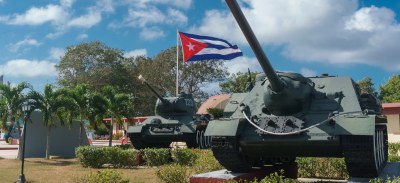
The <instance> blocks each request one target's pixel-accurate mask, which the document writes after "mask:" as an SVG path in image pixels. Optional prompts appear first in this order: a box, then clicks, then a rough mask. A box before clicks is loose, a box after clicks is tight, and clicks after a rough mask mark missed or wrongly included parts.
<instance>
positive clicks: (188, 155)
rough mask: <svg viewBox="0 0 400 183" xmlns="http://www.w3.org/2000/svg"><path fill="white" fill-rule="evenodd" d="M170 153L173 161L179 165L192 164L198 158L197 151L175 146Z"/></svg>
mask: <svg viewBox="0 0 400 183" xmlns="http://www.w3.org/2000/svg"><path fill="white" fill-rule="evenodd" d="M172 154H173V156H172V159H173V160H174V162H175V163H177V164H180V165H188V166H192V165H194V164H195V162H196V159H197V158H198V153H196V152H195V151H194V150H193V149H188V148H184V149H180V148H177V149H175V150H174V151H173V153H172Z"/></svg>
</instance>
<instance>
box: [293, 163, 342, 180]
mask: <svg viewBox="0 0 400 183" xmlns="http://www.w3.org/2000/svg"><path fill="white" fill-rule="evenodd" d="M296 162H297V165H298V176H299V177H316V178H332V179H347V178H348V177H349V175H348V173H347V169H346V164H345V162H344V158H297V159H296Z"/></svg>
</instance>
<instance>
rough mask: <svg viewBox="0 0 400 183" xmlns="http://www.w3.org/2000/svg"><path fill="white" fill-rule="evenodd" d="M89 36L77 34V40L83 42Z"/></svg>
mask: <svg viewBox="0 0 400 183" xmlns="http://www.w3.org/2000/svg"><path fill="white" fill-rule="evenodd" d="M88 37H89V36H88V35H87V34H79V35H78V37H77V39H79V40H83V39H87V38H88Z"/></svg>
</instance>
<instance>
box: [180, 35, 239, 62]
mask: <svg viewBox="0 0 400 183" xmlns="http://www.w3.org/2000/svg"><path fill="white" fill-rule="evenodd" d="M179 36H180V37H181V43H182V49H183V61H184V62H190V61H199V60H211V59H223V60H231V59H233V58H236V57H238V56H242V55H243V53H242V51H240V49H239V48H238V47H237V46H236V45H231V44H230V43H229V42H228V41H225V40H223V39H219V38H215V37H210V36H200V35H195V34H188V33H183V32H179Z"/></svg>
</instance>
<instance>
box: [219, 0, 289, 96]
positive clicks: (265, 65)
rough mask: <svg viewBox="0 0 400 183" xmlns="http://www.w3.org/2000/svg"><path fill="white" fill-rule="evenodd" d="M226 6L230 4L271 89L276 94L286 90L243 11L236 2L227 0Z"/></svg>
mask: <svg viewBox="0 0 400 183" xmlns="http://www.w3.org/2000/svg"><path fill="white" fill-rule="evenodd" d="M225 1H226V4H228V7H229V9H230V10H231V12H232V14H233V16H234V17H235V19H236V21H237V23H238V24H239V27H240V29H241V30H242V32H243V34H244V36H245V37H246V39H247V42H249V44H250V46H251V49H252V50H253V52H254V54H255V55H256V57H257V60H258V62H259V63H260V65H261V67H262V69H263V71H264V73H265V75H266V76H267V78H268V80H269V82H270V85H271V89H272V91H274V92H279V91H281V90H282V89H283V88H284V86H285V85H284V84H283V82H282V81H281V80H280V79H279V77H278V75H277V74H276V72H275V70H274V68H273V67H272V66H271V63H270V62H269V60H268V58H267V56H266V55H265V53H264V51H263V50H262V48H261V46H260V43H259V42H258V40H257V38H256V36H255V35H254V32H253V30H252V29H251V27H250V25H249V23H248V22H247V20H246V18H245V16H244V15H243V12H242V10H241V9H240V7H239V5H238V3H237V2H236V0H225Z"/></svg>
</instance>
